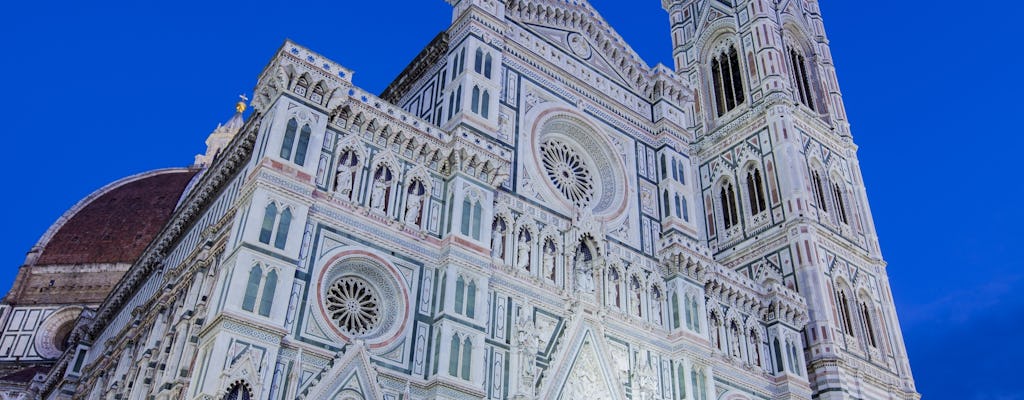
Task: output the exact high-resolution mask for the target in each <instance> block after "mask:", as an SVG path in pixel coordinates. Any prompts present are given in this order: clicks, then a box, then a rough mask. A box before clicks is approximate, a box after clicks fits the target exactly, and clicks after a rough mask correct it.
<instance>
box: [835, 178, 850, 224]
mask: <svg viewBox="0 0 1024 400" xmlns="http://www.w3.org/2000/svg"><path fill="white" fill-rule="evenodd" d="M832 192H833V193H834V195H835V198H836V213H837V214H839V220H840V221H843V223H844V224H847V225H849V224H850V221H849V219H848V218H847V216H846V202H845V201H844V200H843V188H842V187H840V186H839V183H833V184H832Z"/></svg>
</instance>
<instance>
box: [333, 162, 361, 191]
mask: <svg viewBox="0 0 1024 400" xmlns="http://www.w3.org/2000/svg"><path fill="white" fill-rule="evenodd" d="M358 163H359V159H358V157H357V156H356V155H355V153H353V152H352V151H351V150H348V151H345V152H344V153H342V154H341V159H340V160H339V161H338V168H337V173H336V174H335V184H334V190H335V191H337V192H338V193H340V194H341V195H342V197H343V198H344V199H345V200H352V191H353V190H352V185H353V183H354V180H355V175H356V164H358Z"/></svg>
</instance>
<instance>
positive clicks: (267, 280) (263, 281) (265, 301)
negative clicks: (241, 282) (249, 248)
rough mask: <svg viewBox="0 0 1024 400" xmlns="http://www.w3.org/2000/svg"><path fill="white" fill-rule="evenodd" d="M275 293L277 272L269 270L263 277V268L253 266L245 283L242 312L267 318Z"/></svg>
mask: <svg viewBox="0 0 1024 400" xmlns="http://www.w3.org/2000/svg"><path fill="white" fill-rule="evenodd" d="M276 291H277V271H275V270H273V269H271V270H270V271H269V272H268V273H267V274H266V277H264V275H263V268H261V267H260V266H259V265H253V266H252V268H251V269H249V279H248V280H247V281H246V285H245V294H244V295H243V296H242V310H245V311H249V312H257V313H258V314H259V315H261V316H264V317H269V316H270V310H271V308H272V307H273V304H274V292H276ZM257 300H258V301H259V308H258V309H257V308H256V303H257Z"/></svg>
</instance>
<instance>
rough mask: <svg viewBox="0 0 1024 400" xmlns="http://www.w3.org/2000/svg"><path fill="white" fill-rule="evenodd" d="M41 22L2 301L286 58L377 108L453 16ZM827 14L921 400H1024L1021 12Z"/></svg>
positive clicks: (12, 116)
mask: <svg viewBox="0 0 1024 400" xmlns="http://www.w3.org/2000/svg"><path fill="white" fill-rule="evenodd" d="M29 3H30V2H24V1H18V2H7V3H6V4H4V5H3V6H0V37H3V38H4V39H5V46H4V47H5V49H4V50H3V51H2V54H3V55H2V56H0V72H2V74H0V76H3V77H4V79H5V84H4V86H3V87H4V89H5V90H4V96H3V97H2V100H0V115H2V117H3V118H2V121H4V127H3V128H2V129H0V132H2V133H3V134H2V138H3V141H4V143H5V148H6V151H4V153H5V154H6V156H7V157H8V159H7V161H6V165H7V166H8V172H7V173H5V174H4V176H5V178H4V183H5V186H7V187H8V190H6V191H5V192H6V195H4V196H0V210H4V212H5V213H6V217H5V218H4V221H5V222H6V224H5V225H6V229H5V230H4V231H5V232H6V233H5V234H4V238H5V240H3V241H0V265H6V266H7V267H6V269H4V270H3V272H0V288H7V287H9V285H10V283H11V281H12V280H13V278H14V275H15V274H16V271H17V267H18V266H19V265H21V263H22V261H23V260H24V254H25V252H26V251H27V250H28V249H29V248H30V247H31V246H32V245H33V244H34V243H35V241H36V240H38V238H39V236H40V235H41V234H42V233H43V232H44V231H45V230H46V229H47V227H48V226H49V225H50V224H52V223H53V221H54V220H56V219H57V218H58V217H59V216H60V215H61V214H62V213H63V212H64V211H65V210H66V209H67V208H68V207H70V206H71V205H73V204H74V203H76V202H77V201H78V200H79V199H81V198H82V197H84V196H86V195H88V194H89V193H91V192H92V191H93V190H95V189H97V188H99V187H102V186H103V185H105V184H106V183H108V182H111V181H113V180H115V179H118V178H121V177H123V176H126V175H130V174H134V173H137V172H142V171H146V170H150V169H155V168H163V167H171V166H185V165H188V164H190V163H191V161H192V156H193V155H194V154H196V153H200V152H203V151H204V149H205V146H204V144H203V141H204V140H205V138H206V136H207V135H208V134H209V132H210V131H211V130H212V129H213V128H214V127H216V125H217V124H218V123H220V122H222V121H225V120H227V119H228V118H229V117H230V116H231V114H232V113H233V104H234V102H235V98H236V96H237V95H238V94H240V93H247V94H248V93H250V92H251V90H252V87H253V86H254V84H255V81H256V77H257V75H258V74H259V72H260V71H261V69H262V68H263V67H264V66H265V65H266V64H267V61H268V60H269V59H270V57H271V56H272V55H273V54H274V51H275V50H276V49H277V47H278V46H280V45H281V43H282V41H283V40H284V39H285V38H291V39H293V40H295V41H297V42H298V43H300V44H302V45H305V46H307V47H310V48H312V49H314V50H315V51H318V52H320V53H321V54H323V55H325V56H326V57H328V58H331V59H333V60H335V61H337V62H339V63H341V64H342V65H345V66H346V67H348V68H351V69H353V70H355V71H356V74H355V83H356V84H357V85H359V86H362V87H364V88H366V89H368V90H369V91H371V92H375V93H379V92H380V91H381V90H382V89H383V88H384V87H385V86H386V85H387V84H388V82H390V80H391V79H392V78H393V77H394V76H396V75H397V74H398V73H399V72H400V71H401V70H402V69H403V68H404V67H405V65H406V64H407V63H408V61H409V60H411V58H412V57H413V56H414V55H415V54H416V53H418V51H419V50H420V49H421V48H422V47H423V45H425V44H426V43H427V42H429V41H430V39H432V38H433V37H434V35H435V34H437V33H438V32H439V31H441V30H443V29H444V28H445V27H446V26H447V25H448V23H449V21H450V8H449V6H448V5H447V4H445V3H444V2H443V1H441V0H426V1H424V0H417V1H406V2H397V3H396V2H366V3H367V5H352V4H353V3H359V4H362V3H363V2H352V1H333V2H324V3H323V4H321V3H318V2H310V3H306V4H303V5H302V6H295V7H286V6H285V4H286V3H282V2H262V1H250V2H244V3H243V2H238V3H233V5H231V6H228V5H224V4H218V3H217V2H193V1H180V2H154V1H134V2H123V4H118V2H60V1H58V2H34V3H35V4H29ZM822 3H823V4H822V9H823V15H824V18H825V26H826V30H827V32H828V35H829V39H830V40H831V44H832V52H833V56H834V58H835V61H836V65H837V68H838V74H839V81H840V84H841V87H842V91H843V93H844V96H845V100H846V106H847V111H848V113H849V116H850V120H851V122H852V124H853V134H854V140H855V142H856V143H857V144H858V145H859V146H860V152H859V155H860V161H861V166H862V169H863V172H864V176H865V181H866V183H867V188H868V194H869V197H870V200H871V207H872V210H873V212H874V218H875V222H876V224H877V226H878V230H879V236H880V237H881V241H882V249H883V252H884V254H885V257H886V260H887V261H888V263H889V275H890V277H891V281H892V286H893V291H894V296H895V299H896V303H897V307H898V311H899V313H900V317H901V318H900V319H901V321H902V324H903V330H904V335H905V338H906V341H907V345H908V347H909V349H910V356H911V366H912V368H913V370H914V375H915V378H916V379H917V382H918V388H919V390H920V391H921V392H922V393H924V395H925V398H926V399H935V400H938V399H968V400H990V399H991V400H1014V399H1024V389H1020V386H1019V383H1017V382H1018V381H1019V380H1020V372H1019V371H1018V369H1017V368H1016V367H1013V365H1016V364H1017V363H1018V362H1019V360H1022V359H1024V346H1022V345H1021V343H1019V342H1020V340H1022V339H1024V333H1022V332H1024V295H1022V293H1024V268H1022V267H1024V262H1022V261H1021V256H1020V255H1019V254H1018V251H1017V250H1018V249H1020V248H1021V245H1020V243H1021V239H1022V236H1024V235H1022V234H1021V222H1024V218H1022V214H1024V211H1022V209H1024V206H1022V200H1021V199H1022V195H1024V193H1022V190H1021V184H1020V183H1019V182H1020V181H1021V176H1022V174H1021V173H1020V172H1017V171H1016V168H1017V167H1019V164H1020V160H1021V156H1020V155H1019V150H1018V149H1021V148H1022V145H1024V129H1021V128H1020V125H1019V124H1018V123H1013V122H1012V117H1013V116H1014V115H1016V113H1018V112H1021V109H1022V107H1021V106H1022V105H1024V104H1022V101H1021V100H1020V94H1021V93H1022V91H1024V84H1022V83H1021V72H1022V71H1024V62H1022V48H1021V45H1020V41H1021V38H1022V37H1024V35H1022V34H1021V32H1020V30H1019V25H1020V23H1019V21H1018V20H1017V16H1018V15H1020V14H1021V12H1022V11H1024V5H1021V4H1020V3H1019V2H1001V3H999V4H998V8H996V6H991V7H989V8H985V9H971V8H966V7H963V4H962V3H960V2H954V1H951V0H931V1H918V2H914V1H902V2H900V1H884V2H883V1H875V2H858V1H823V2H822ZM371 4H376V5H371ZM592 4H594V6H595V7H596V8H597V9H598V10H599V11H600V12H601V13H602V14H603V15H604V16H605V18H606V19H607V20H608V21H609V22H610V23H611V24H612V26H614V27H615V28H616V29H617V30H618V32H619V34H620V35H622V36H623V37H624V38H625V39H626V41H627V42H629V43H630V44H631V45H632V46H633V48H634V49H635V50H636V51H637V52H638V53H639V54H640V55H641V57H643V58H644V60H645V61H647V62H648V63H649V64H655V63H658V62H662V63H664V64H666V65H670V66H671V65H672V64H671V46H670V41H669V36H668V22H667V17H666V16H665V14H664V12H663V11H662V10H661V8H660V1H657V0H643V1H640V0H632V1H613V0H592ZM2 290H3V291H5V290H6V289H2Z"/></svg>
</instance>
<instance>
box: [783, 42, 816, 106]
mask: <svg viewBox="0 0 1024 400" xmlns="http://www.w3.org/2000/svg"><path fill="white" fill-rule="evenodd" d="M789 60H790V63H791V64H792V65H793V81H794V82H793V83H794V86H796V92H797V96H798V97H799V98H800V103H803V105H805V106H807V108H810V109H811V110H814V96H813V95H812V94H811V93H812V92H811V79H810V77H809V75H808V73H807V60H806V59H805V58H804V55H803V54H802V53H800V52H798V51H797V50H796V49H794V48H790V49H789Z"/></svg>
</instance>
